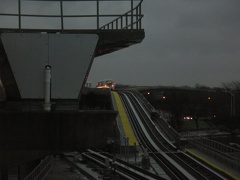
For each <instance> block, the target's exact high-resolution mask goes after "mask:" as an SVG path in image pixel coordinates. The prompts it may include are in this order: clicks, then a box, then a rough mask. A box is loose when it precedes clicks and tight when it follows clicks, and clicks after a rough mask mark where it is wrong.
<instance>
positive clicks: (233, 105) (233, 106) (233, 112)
mask: <svg viewBox="0 0 240 180" xmlns="http://www.w3.org/2000/svg"><path fill="white" fill-rule="evenodd" d="M226 92H228V93H229V94H230V95H231V114H230V115H231V116H235V115H236V95H237V94H239V93H240V92H236V93H232V92H231V91H228V90H226Z"/></svg>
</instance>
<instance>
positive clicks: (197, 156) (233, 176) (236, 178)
mask: <svg viewBox="0 0 240 180" xmlns="http://www.w3.org/2000/svg"><path fill="white" fill-rule="evenodd" d="M185 151H186V152H188V153H189V154H191V155H193V156H195V157H196V158H198V159H200V160H202V161H203V162H205V163H206V164H208V165H210V166H212V167H213V168H215V169H217V170H219V171H221V172H223V173H225V174H227V175H228V176H230V177H231V178H233V179H235V180H240V178H239V177H236V176H235V175H233V174H232V173H230V172H228V171H225V170H224V169H222V168H221V167H219V166H217V165H215V164H213V163H211V162H210V161H208V160H207V159H205V158H203V157H201V156H199V155H198V154H197V153H194V152H193V151H191V150H190V149H185Z"/></svg>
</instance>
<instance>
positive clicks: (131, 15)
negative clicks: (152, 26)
mask: <svg viewBox="0 0 240 180" xmlns="http://www.w3.org/2000/svg"><path fill="white" fill-rule="evenodd" d="M131 30H133V0H131Z"/></svg>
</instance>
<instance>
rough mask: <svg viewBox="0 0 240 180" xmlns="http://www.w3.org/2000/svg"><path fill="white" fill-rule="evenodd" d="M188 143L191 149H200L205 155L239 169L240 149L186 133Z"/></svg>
mask: <svg viewBox="0 0 240 180" xmlns="http://www.w3.org/2000/svg"><path fill="white" fill-rule="evenodd" d="M188 143H189V145H191V146H193V147H196V148H198V149H202V150H203V151H205V152H206V153H209V154H211V155H213V156H215V157H217V158H219V159H222V160H224V161H227V162H229V163H230V164H233V165H235V166H237V167H238V168H240V149H237V148H233V147H231V146H227V145H225V144H222V143H220V142H217V141H214V140H211V139H208V138H204V137H201V136H199V135H197V134H194V133H188Z"/></svg>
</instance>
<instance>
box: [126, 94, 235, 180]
mask: <svg viewBox="0 0 240 180" xmlns="http://www.w3.org/2000/svg"><path fill="white" fill-rule="evenodd" d="M121 97H122V100H123V101H124V104H125V106H126V109H127V112H128V113H129V116H130V117H131V118H130V119H131V121H132V124H133V126H134V129H135V131H136V133H137V136H138V138H139V141H140V142H141V144H142V145H143V146H144V147H145V148H147V149H148V151H149V153H150V155H151V156H152V157H153V158H154V159H155V160H156V161H157V162H158V163H159V165H160V166H161V167H162V168H163V169H164V170H165V171H166V173H167V174H168V175H169V176H170V178H171V179H232V177H229V176H228V175H226V174H220V173H219V172H216V171H215V170H214V169H212V168H211V167H209V166H207V165H206V164H203V163H201V162H199V161H197V160H196V159H194V158H193V157H191V156H189V155H187V154H186V153H184V152H183V151H181V150H179V149H177V148H176V147H175V146H174V145H173V144H172V143H171V142H170V141H166V139H165V138H163V137H162V135H161V134H159V132H158V131H156V128H155V126H154V123H153V122H152V120H151V119H149V116H148V115H146V112H145V110H143V109H142V106H141V105H140V103H139V101H138V100H137V99H136V97H135V96H134V95H133V94H132V93H129V92H125V93H122V95H121ZM148 113H149V112H148Z"/></svg>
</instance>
